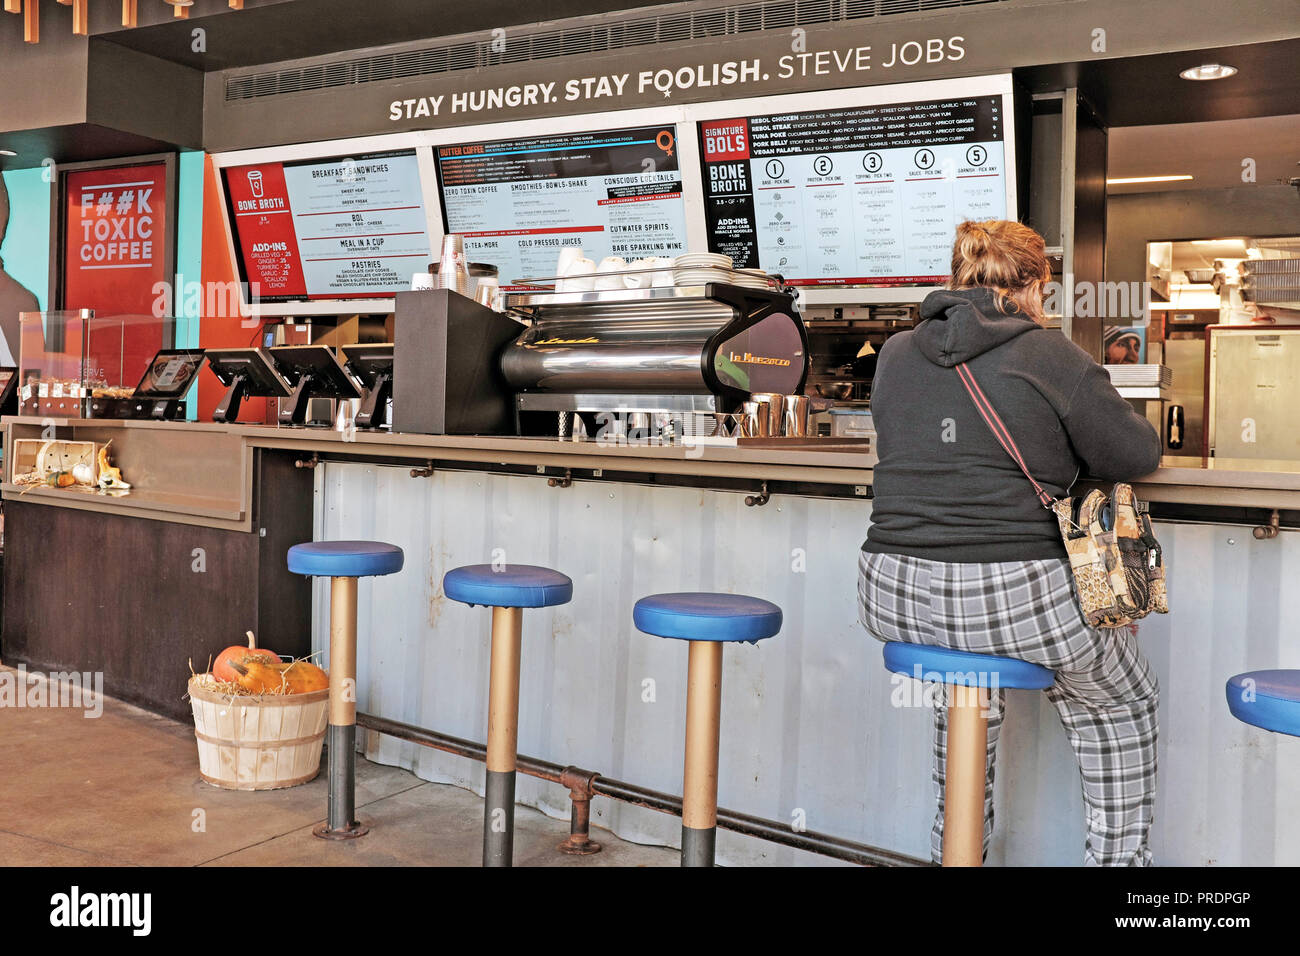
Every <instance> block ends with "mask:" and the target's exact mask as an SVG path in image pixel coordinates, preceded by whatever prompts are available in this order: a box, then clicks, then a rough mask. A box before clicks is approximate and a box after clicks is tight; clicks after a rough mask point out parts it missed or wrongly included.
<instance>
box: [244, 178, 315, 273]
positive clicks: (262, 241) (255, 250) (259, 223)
mask: <svg viewBox="0 0 1300 956" xmlns="http://www.w3.org/2000/svg"><path fill="white" fill-rule="evenodd" d="M226 188H227V189H229V191H230V209H231V214H232V215H233V216H234V217H235V221H234V223H233V224H232V225H233V226H234V233H235V235H236V236H237V237H238V239H239V249H240V252H241V253H242V255H241V258H242V259H243V262H244V268H245V269H246V270H247V273H248V275H247V281H248V284H249V294H250V296H252V297H254V298H258V297H266V298H274V297H277V296H288V297H292V298H303V299H305V298H306V297H307V279H306V277H305V276H304V275H303V271H302V261H301V260H300V259H299V258H298V237H297V234H296V232H295V230H294V227H293V212H292V211H291V210H290V208H289V190H288V188H287V187H286V186H285V183H284V167H283V166H281V165H280V164H279V163H266V164H264V165H261V166H240V167H239V168H237V169H232V170H230V171H229V173H228V174H227V176H226ZM254 284H256V285H254Z"/></svg>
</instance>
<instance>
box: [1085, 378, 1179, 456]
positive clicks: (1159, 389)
mask: <svg viewBox="0 0 1300 956" xmlns="http://www.w3.org/2000/svg"><path fill="white" fill-rule="evenodd" d="M1103 367H1104V368H1105V369H1106V373H1107V374H1108V375H1109V376H1110V383H1111V384H1112V385H1114V386H1115V390H1116V391H1117V392H1119V394H1120V397H1122V398H1126V399H1128V401H1129V404H1131V405H1132V406H1133V407H1134V408H1135V409H1136V410H1137V411H1138V413H1139V414H1141V415H1142V416H1143V417H1145V418H1146V420H1147V421H1149V422H1150V423H1151V427H1152V428H1154V429H1155V430H1156V432H1157V433H1158V434H1159V435H1160V436H1161V442H1162V443H1166V444H1167V443H1168V435H1167V432H1168V417H1169V416H1168V408H1169V400H1170V396H1171V395H1172V394H1173V388H1172V386H1173V372H1172V371H1171V370H1170V369H1169V367H1168V366H1166V365H1157V364H1150V363H1148V364H1128V365H1106V366H1103ZM1184 453H1185V452H1184Z"/></svg>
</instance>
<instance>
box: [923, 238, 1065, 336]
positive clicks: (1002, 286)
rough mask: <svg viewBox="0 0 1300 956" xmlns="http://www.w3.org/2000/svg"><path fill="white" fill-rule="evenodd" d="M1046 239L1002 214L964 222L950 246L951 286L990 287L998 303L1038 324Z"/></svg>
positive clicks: (1047, 269)
mask: <svg viewBox="0 0 1300 956" xmlns="http://www.w3.org/2000/svg"><path fill="white" fill-rule="evenodd" d="M1051 278H1052V270H1051V266H1050V265H1049V264H1048V262H1047V243H1046V242H1045V241H1044V240H1043V237H1042V236H1040V235H1039V234H1038V233H1036V232H1034V230H1032V229H1030V228H1029V227H1028V226H1025V225H1022V224H1021V223H1018V222H1011V221H1010V220H1006V219H989V220H986V221H983V222H974V221H969V220H968V221H966V222H963V223H961V224H959V225H958V226H957V239H956V241H955V242H954V243H953V247H952V280H951V282H950V283H949V288H951V289H976V288H983V289H992V290H993V291H995V292H997V293H998V308H999V309H1002V310H1003V311H1005V310H1006V306H1007V304H1008V303H1009V304H1010V305H1011V306H1012V307H1014V308H1015V309H1017V310H1019V311H1020V312H1023V313H1024V314H1025V315H1027V316H1029V317H1030V318H1031V319H1033V320H1034V321H1035V322H1038V323H1040V324H1041V323H1043V322H1044V321H1045V319H1044V316H1043V287H1044V286H1045V285H1046V284H1047V283H1048V282H1050V281H1051Z"/></svg>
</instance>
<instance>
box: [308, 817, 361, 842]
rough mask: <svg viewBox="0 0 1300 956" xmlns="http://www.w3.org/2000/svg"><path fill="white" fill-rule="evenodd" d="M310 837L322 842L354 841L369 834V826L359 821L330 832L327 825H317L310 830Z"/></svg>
mask: <svg viewBox="0 0 1300 956" xmlns="http://www.w3.org/2000/svg"><path fill="white" fill-rule="evenodd" d="M311 832H312V836H318V837H320V838H321V839H322V840H355V839H356V838H357V837H363V836H365V835H366V834H367V833H369V832H370V826H369V825H368V824H365V823H361V822H360V821H358V822H356V823H353V824H351V825H349V826H346V827H341V828H340V829H337V830H331V829H330V825H329V824H328V823H318V824H316V826H314V827H312V829H311Z"/></svg>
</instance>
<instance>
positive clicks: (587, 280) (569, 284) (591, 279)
mask: <svg viewBox="0 0 1300 956" xmlns="http://www.w3.org/2000/svg"><path fill="white" fill-rule="evenodd" d="M595 273H596V264H595V263H594V262H592V261H591V260H590V259H587V258H585V257H584V256H583V254H582V247H581V246H565V247H564V248H563V249H561V250H560V261H559V262H558V263H557V264H556V268H555V274H556V275H557V276H559V277H560V278H559V281H557V282H556V283H555V291H556V292H590V291H591V290H592V289H594V288H595V287H596V275H595Z"/></svg>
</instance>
